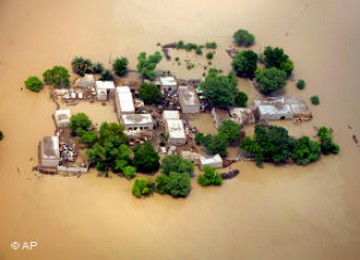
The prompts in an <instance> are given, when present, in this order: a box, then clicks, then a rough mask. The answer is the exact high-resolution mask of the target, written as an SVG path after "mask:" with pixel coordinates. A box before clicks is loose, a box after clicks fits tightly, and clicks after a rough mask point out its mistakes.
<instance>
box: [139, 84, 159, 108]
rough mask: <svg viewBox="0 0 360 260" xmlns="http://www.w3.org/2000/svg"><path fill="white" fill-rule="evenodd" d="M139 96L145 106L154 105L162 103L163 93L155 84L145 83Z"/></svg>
mask: <svg viewBox="0 0 360 260" xmlns="http://www.w3.org/2000/svg"><path fill="white" fill-rule="evenodd" d="M139 96H140V98H141V99H142V100H143V101H144V102H145V104H153V103H157V102H159V101H160V99H161V91H160V89H159V88H158V87H157V86H156V85H154V84H151V83H144V84H143V85H142V86H141V87H140V89H139Z"/></svg>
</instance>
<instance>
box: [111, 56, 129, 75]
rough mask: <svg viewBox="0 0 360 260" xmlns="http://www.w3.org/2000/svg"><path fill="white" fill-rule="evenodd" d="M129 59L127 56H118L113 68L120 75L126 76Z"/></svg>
mask: <svg viewBox="0 0 360 260" xmlns="http://www.w3.org/2000/svg"><path fill="white" fill-rule="evenodd" d="M128 65H129V61H128V59H127V58H125V57H121V58H117V59H116V60H115V61H114V63H113V70H114V71H115V74H116V75H118V76H124V75H126V73H127V72H128Z"/></svg>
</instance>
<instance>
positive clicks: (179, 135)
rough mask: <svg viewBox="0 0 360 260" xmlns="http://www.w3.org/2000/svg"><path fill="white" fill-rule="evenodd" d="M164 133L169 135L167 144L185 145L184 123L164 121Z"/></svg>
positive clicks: (173, 120)
mask: <svg viewBox="0 0 360 260" xmlns="http://www.w3.org/2000/svg"><path fill="white" fill-rule="evenodd" d="M165 128H166V131H167V132H168V133H169V139H168V143H169V144H170V145H177V144H185V143H186V134H185V130H184V123H183V121H182V120H180V119H167V120H166V121H165Z"/></svg>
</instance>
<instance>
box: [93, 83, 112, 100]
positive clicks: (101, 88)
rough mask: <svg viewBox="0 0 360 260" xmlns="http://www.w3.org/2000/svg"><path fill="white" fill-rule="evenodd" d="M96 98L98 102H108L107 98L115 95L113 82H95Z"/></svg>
mask: <svg viewBox="0 0 360 260" xmlns="http://www.w3.org/2000/svg"><path fill="white" fill-rule="evenodd" d="M95 90H96V98H97V99H98V100H99V101H106V100H108V96H109V95H112V94H114V93H115V84H114V82H113V81H100V80H99V81H95Z"/></svg>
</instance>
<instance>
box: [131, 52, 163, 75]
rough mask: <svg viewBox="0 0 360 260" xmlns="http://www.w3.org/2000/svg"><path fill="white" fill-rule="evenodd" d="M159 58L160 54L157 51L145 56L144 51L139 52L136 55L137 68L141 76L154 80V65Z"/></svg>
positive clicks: (160, 57)
mask: <svg viewBox="0 0 360 260" xmlns="http://www.w3.org/2000/svg"><path fill="white" fill-rule="evenodd" d="M161 59H162V56H161V54H160V52H158V51H157V52H155V53H154V54H153V55H149V57H147V54H146V52H141V53H140V54H139V56H138V64H137V69H138V71H139V72H140V74H141V75H142V76H143V77H145V78H148V79H150V80H154V79H155V77H156V74H155V69H156V65H157V64H158V63H159V62H160V61H161Z"/></svg>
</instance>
